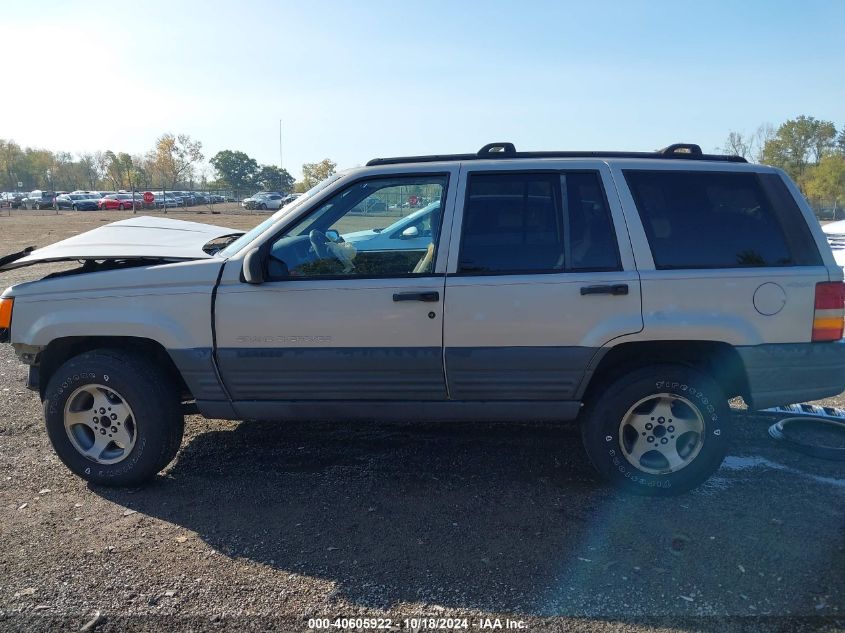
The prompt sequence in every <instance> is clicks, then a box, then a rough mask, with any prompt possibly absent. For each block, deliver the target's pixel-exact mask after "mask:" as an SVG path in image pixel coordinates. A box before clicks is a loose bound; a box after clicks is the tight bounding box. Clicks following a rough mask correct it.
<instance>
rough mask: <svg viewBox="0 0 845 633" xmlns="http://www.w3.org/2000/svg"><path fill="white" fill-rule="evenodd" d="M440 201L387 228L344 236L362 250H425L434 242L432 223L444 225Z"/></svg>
mask: <svg viewBox="0 0 845 633" xmlns="http://www.w3.org/2000/svg"><path fill="white" fill-rule="evenodd" d="M439 213H440V201H439V200H438V201H437V202H432V203H431V204H429V205H427V206H425V207H423V208H422V209H420V210H419V211H414V212H413V213H411V214H410V215H407V216H405V217H404V218H401V219H399V220H397V221H396V222H394V223H393V224H391V225H390V226H388V227H385V228H383V229H378V228H377V229H370V230H368V231H355V232H353V233H344V235H343V239H344V240H345V241H347V242H349V243H350V244H352V245H353V246H355V248H356V250H358V251H401V250H407V249H420V250H425V249H426V248H427V247H428V245H429V244H430V243H431V241H432V238H431V225H432V219H434V226H435V228H436V227H438V226H439V225H440V219H439V217H437V216H439Z"/></svg>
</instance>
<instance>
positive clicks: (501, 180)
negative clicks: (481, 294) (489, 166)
mask: <svg viewBox="0 0 845 633" xmlns="http://www.w3.org/2000/svg"><path fill="white" fill-rule="evenodd" d="M461 233H462V235H461V247H460V256H459V261H458V273H460V274H529V273H554V272H563V271H598V270H618V269H619V252H618V248H617V244H616V237H615V234H614V231H613V223H612V221H611V219H610V215H609V212H608V206H607V201H606V198H605V195H604V190H603V188H602V186H601V181H600V179H599V175H598V173H596V172H593V171H585V172H576V171H572V172H536V173H526V172H494V173H475V174H471V175H470V177H469V184H468V189H467V197H466V205H465V208H464V217H463V225H462V230H461Z"/></svg>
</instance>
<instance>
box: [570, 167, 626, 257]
mask: <svg viewBox="0 0 845 633" xmlns="http://www.w3.org/2000/svg"><path fill="white" fill-rule="evenodd" d="M561 186H562V187H563V191H564V197H563V198H564V203H565V208H566V213H567V216H568V219H569V227H568V228H569V262H570V263H569V266H568V268H570V269H572V270H618V269H619V268H620V265H619V249H618V247H617V245H616V234H615V233H614V230H613V222H612V220H611V218H610V210H609V209H608V208H607V200H606V198H605V195H604V189H603V188H602V186H601V180H600V179H599V175H598V174H597V173H595V172H569V173H567V174H565V175H563V176H561Z"/></svg>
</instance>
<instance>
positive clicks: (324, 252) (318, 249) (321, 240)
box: [308, 229, 331, 259]
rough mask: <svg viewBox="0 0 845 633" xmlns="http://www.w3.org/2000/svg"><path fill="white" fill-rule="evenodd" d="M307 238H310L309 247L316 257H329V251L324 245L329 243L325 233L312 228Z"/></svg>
mask: <svg viewBox="0 0 845 633" xmlns="http://www.w3.org/2000/svg"><path fill="white" fill-rule="evenodd" d="M308 239H309V240H310V242H311V248H313V249H314V252H315V253H316V254H317V257H319V258H320V259H328V258H329V257H331V253H329V249H328V247H327V246H326V244H328V243H329V238H328V237H326V234H325V233H323V232H322V231H318V230H317V229H314V230H312V231H311V232H310V233H309V234H308Z"/></svg>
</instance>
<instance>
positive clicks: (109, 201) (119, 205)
mask: <svg viewBox="0 0 845 633" xmlns="http://www.w3.org/2000/svg"><path fill="white" fill-rule="evenodd" d="M142 202H143V199H142V198H141V196H137V195H136V196H135V206H136V207H140V206H141V203H142ZM97 208H98V209H100V210H101V211H103V210H106V209H118V210H120V211H124V210H126V209H131V208H132V194H131V193H110V194H108V195H105V196H103V197H102V198H100V200H99V202H97Z"/></svg>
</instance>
